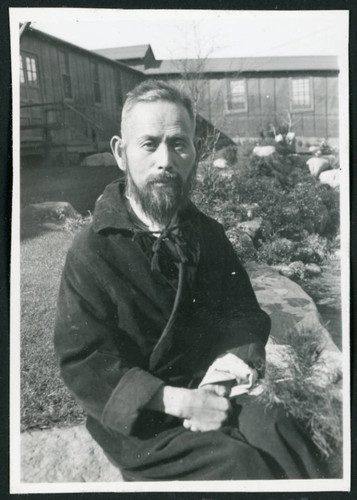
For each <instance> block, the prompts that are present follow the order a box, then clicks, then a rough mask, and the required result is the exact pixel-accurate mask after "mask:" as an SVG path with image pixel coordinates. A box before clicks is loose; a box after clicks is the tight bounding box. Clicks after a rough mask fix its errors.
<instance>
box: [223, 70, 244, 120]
mask: <svg viewBox="0 0 357 500" xmlns="http://www.w3.org/2000/svg"><path fill="white" fill-rule="evenodd" d="M237 80H242V81H243V82H244V91H245V106H244V109H230V107H229V102H230V99H231V82H234V81H237ZM225 102H226V111H227V113H230V114H237V113H247V112H248V89H247V79H246V78H228V79H227V85H226V99H225Z"/></svg>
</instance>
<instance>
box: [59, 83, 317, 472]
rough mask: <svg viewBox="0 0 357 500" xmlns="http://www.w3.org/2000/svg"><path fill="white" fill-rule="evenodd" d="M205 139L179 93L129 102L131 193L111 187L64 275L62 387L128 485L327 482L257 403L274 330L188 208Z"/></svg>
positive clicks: (278, 420)
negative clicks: (199, 144)
mask: <svg viewBox="0 0 357 500" xmlns="http://www.w3.org/2000/svg"><path fill="white" fill-rule="evenodd" d="M194 134H195V119H194V114H193V109H192V103H191V101H190V99H189V98H188V97H187V96H186V95H184V94H182V93H181V92H179V91H178V90H176V89H175V88H173V87H171V86H169V85H167V84H166V83H164V82H159V81H156V82H153V81H152V82H144V83H141V84H140V85H139V86H138V87H136V88H135V89H134V90H133V91H132V92H130V93H129V94H128V98H127V100H126V102H125V104H124V108H123V114H122V124H121V135H122V137H121V138H119V137H117V136H115V137H113V139H112V141H111V146H112V150H113V153H114V155H115V158H116V160H117V162H118V165H119V167H120V168H121V169H122V170H123V171H124V172H125V183H124V182H119V181H118V182H114V183H112V184H110V185H109V186H107V188H106V190H105V191H104V193H103V195H102V196H101V198H100V199H99V200H98V201H97V204H96V208H95V212H94V215H93V222H92V224H91V226H90V227H88V228H87V229H86V230H84V232H82V233H81V234H79V235H78V236H77V237H76V238H75V240H74V243H73V245H72V248H71V249H70V251H69V253H68V256H67V260H66V264H65V268H64V271H63V276H62V282H61V288H60V294H59V301H58V314H57V322H56V332H55V345H56V351H57V354H58V357H59V361H60V367H61V372H62V376H63V379H64V381H65V383H66V384H67V385H68V387H69V388H70V390H71V391H72V393H73V394H74V396H75V397H76V399H77V400H78V401H79V403H80V404H81V405H82V406H83V407H84V408H85V410H86V411H87V414H88V419H87V427H88V430H89V432H90V433H91V434H92V436H93V438H94V439H95V440H96V441H97V442H98V443H99V444H100V446H101V447H102V448H103V450H104V452H105V453H106V455H107V456H108V458H109V459H110V460H111V461H112V462H113V463H114V464H116V465H117V466H118V467H119V468H120V470H121V473H122V475H123V477H124V479H126V480H131V481H144V480H173V479H181V480H194V479H201V480H202V479H205V480H206V479H212V480H227V479H274V478H279V479H282V478H313V477H314V478H316V477H323V474H324V473H323V471H322V468H321V467H322V466H321V462H320V461H319V457H318V452H317V450H316V449H315V448H314V446H313V445H312V443H311V442H310V441H309V440H308V438H307V436H306V435H305V434H304V433H303V431H302V429H301V428H300V426H299V425H298V423H296V422H295V421H294V420H293V419H291V418H290V417H289V416H287V415H285V414H284V412H283V411H282V410H281V409H280V408H277V409H274V411H273V410H269V411H268V409H266V408H262V407H261V404H260V403H259V398H258V397H257V396H254V395H253V394H251V388H252V387H253V386H254V383H255V381H256V380H257V378H259V377H260V376H262V375H263V372H264V357H265V355H264V345H265V343H266V341H267V337H268V334H269V328H270V321H269V318H268V316H267V315H266V314H265V313H264V312H263V311H262V310H261V309H260V307H259V305H258V303H257V300H256V297H255V295H254V292H253V290H252V287H251V284H250V281H249V278H248V276H247V274H246V272H245V271H244V269H243V267H242V265H241V264H240V262H239V260H238V258H237V257H236V255H235V252H234V250H233V248H232V246H231V244H230V243H229V241H228V239H227V237H226V236H225V234H224V231H223V228H222V227H221V226H220V225H219V224H218V223H217V222H215V221H214V220H212V219H211V218H209V217H207V216H206V215H204V214H203V213H201V212H200V211H199V210H198V209H197V208H196V207H195V206H194V205H193V204H192V203H191V202H190V201H189V193H190V189H191V186H192V181H193V179H194V176H195V171H196V165H197V153H196V150H195V145H194ZM232 385H234V386H235V387H233V389H232ZM234 394H235V395H236V396H235V397H232V396H233V395H234ZM84 459H85V458H84Z"/></svg>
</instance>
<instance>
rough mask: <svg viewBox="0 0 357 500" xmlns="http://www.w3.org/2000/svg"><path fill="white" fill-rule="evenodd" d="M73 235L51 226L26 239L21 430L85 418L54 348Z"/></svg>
mask: <svg viewBox="0 0 357 500" xmlns="http://www.w3.org/2000/svg"><path fill="white" fill-rule="evenodd" d="M72 238H73V234H72V233H70V232H64V231H53V232H52V231H50V232H46V233H43V234H41V235H40V236H38V237H36V238H32V239H27V240H25V241H23V242H22V244H21V416H22V429H23V430H26V429H31V428H48V427H53V426H54V425H67V424H73V423H78V422H79V421H83V419H84V413H83V410H82V409H81V408H80V407H79V406H78V405H77V404H76V403H75V402H74V400H73V399H72V398H71V396H70V395H69V393H68V390H67V389H66V388H65V386H64V384H63V383H62V381H61V379H60V375H59V371H58V368H57V363H56V359H55V353H54V348H53V330H54V321H55V312H56V302H57V294H58V288H59V282H60V276H61V271H62V268H63V264H64V259H65V255H66V253H67V249H68V248H69V245H70V243H71V241H72Z"/></svg>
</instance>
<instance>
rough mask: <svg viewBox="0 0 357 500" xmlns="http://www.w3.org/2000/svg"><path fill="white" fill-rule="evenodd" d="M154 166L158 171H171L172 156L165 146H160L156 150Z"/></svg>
mask: <svg viewBox="0 0 357 500" xmlns="http://www.w3.org/2000/svg"><path fill="white" fill-rule="evenodd" d="M156 166H157V168H158V169H160V170H161V169H165V170H172V169H173V168H174V166H173V162H172V154H171V151H170V148H169V146H168V145H167V144H160V146H159V147H158V148H157V150H156Z"/></svg>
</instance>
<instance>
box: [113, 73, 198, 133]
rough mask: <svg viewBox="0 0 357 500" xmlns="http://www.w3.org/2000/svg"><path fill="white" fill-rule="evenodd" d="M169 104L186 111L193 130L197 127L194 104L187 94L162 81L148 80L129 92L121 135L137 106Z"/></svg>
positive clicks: (123, 110)
mask: <svg viewBox="0 0 357 500" xmlns="http://www.w3.org/2000/svg"><path fill="white" fill-rule="evenodd" d="M155 102H168V103H171V104H174V105H176V106H178V107H181V108H183V109H185V110H186V112H187V114H188V117H189V120H190V122H191V123H192V127H193V129H195V126H196V120H195V114H194V110H193V102H192V100H191V98H190V97H189V96H188V95H187V94H186V92H184V91H182V90H180V89H178V88H176V87H174V86H172V85H169V84H167V83H166V82H164V81H161V80H147V81H145V82H142V83H140V84H139V85H137V86H136V87H135V88H134V89H133V90H132V91H131V92H128V94H127V99H126V100H125V102H124V106H123V109H122V117H121V134H122V135H123V132H124V129H125V124H126V123H127V122H128V119H129V117H130V114H131V112H132V111H133V109H134V108H135V106H136V105H137V104H150V103H155Z"/></svg>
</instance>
